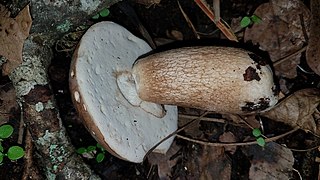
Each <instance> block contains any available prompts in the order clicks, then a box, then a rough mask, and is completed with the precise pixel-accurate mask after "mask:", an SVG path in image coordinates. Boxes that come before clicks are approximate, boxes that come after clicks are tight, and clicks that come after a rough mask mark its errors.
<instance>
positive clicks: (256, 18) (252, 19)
mask: <svg viewBox="0 0 320 180" xmlns="http://www.w3.org/2000/svg"><path fill="white" fill-rule="evenodd" d="M250 19H251V21H252V22H253V23H255V24H258V23H260V22H261V21H262V19H261V18H260V17H259V16H257V15H252V16H251V17H250Z"/></svg>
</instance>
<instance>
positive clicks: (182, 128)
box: [144, 111, 209, 160]
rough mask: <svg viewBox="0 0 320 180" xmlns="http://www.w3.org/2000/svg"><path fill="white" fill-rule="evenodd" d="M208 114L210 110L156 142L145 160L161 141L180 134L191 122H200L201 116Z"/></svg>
mask: <svg viewBox="0 0 320 180" xmlns="http://www.w3.org/2000/svg"><path fill="white" fill-rule="evenodd" d="M207 114H209V112H207V111H206V112H204V113H203V114H202V115H201V116H199V117H197V118H195V119H193V120H191V121H190V122H188V123H186V124H185V125H183V126H182V127H181V128H179V129H178V130H176V131H174V132H172V133H171V134H169V135H168V136H167V137H165V138H163V139H162V140H161V141H160V142H158V143H157V144H155V145H154V146H153V147H152V148H151V149H150V150H149V151H148V152H147V153H146V155H145V156H144V160H145V158H146V157H148V155H149V154H150V153H151V152H152V151H153V150H154V149H155V148H156V147H158V146H159V145H160V144H161V143H163V142H164V141H166V140H167V139H169V138H171V137H172V136H174V135H176V134H178V133H179V132H181V131H183V130H184V129H186V128H187V127H188V126H190V125H191V124H193V123H195V122H198V121H199V120H200V119H201V118H203V117H204V116H206V115H207Z"/></svg>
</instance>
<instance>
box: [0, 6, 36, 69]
mask: <svg viewBox="0 0 320 180" xmlns="http://www.w3.org/2000/svg"><path fill="white" fill-rule="evenodd" d="M31 24H32V19H31V16H30V12H29V5H28V6H26V7H25V8H24V9H23V10H22V11H20V13H19V14H18V15H17V17H15V18H10V12H9V11H8V10H7V9H6V8H5V7H4V6H2V5H0V42H1V44H0V55H2V56H4V57H6V58H7V59H8V60H7V62H6V63H5V64H4V65H3V74H4V75H8V74H9V73H10V72H11V71H12V70H13V69H14V68H16V67H17V66H18V65H19V64H21V63H22V48H23V43H24V40H25V39H26V38H27V37H28V36H29V31H30V28H31Z"/></svg>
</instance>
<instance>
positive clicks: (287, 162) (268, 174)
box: [243, 142, 294, 180]
mask: <svg viewBox="0 0 320 180" xmlns="http://www.w3.org/2000/svg"><path fill="white" fill-rule="evenodd" d="M243 151H244V153H245V154H246V155H247V156H248V157H252V159H251V167H250V170H249V178H250V179H260V180H272V179H274V180H276V179H290V177H291V172H292V168H293V163H294V158H293V154H292V151H290V150H289V149H288V148H285V147H283V146H281V145H279V144H277V143H274V142H270V143H267V144H266V146H265V147H264V149H262V148H261V147H260V146H258V145H254V146H247V147H246V148H244V150H243Z"/></svg>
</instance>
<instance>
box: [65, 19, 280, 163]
mask: <svg viewBox="0 0 320 180" xmlns="http://www.w3.org/2000/svg"><path fill="white" fill-rule="evenodd" d="M150 51H151V48H150V46H149V45H148V44H147V43H146V42H144V41H143V40H141V39H139V38H137V37H135V36H134V35H132V34H131V33H130V32H129V31H127V30H126V29H125V28H123V27H122V26H120V25H118V24H115V23H113V22H100V23H97V24H95V25H93V26H92V27H90V28H89V29H88V31H87V32H86V33H85V34H84V36H83V37H82V39H81V41H80V42H79V45H78V47H77V49H76V51H75V53H74V56H73V60H72V63H71V70H70V89H71V92H72V94H73V96H72V99H73V103H74V105H75V107H76V109H77V111H78V113H79V115H80V116H81V117H82V119H83V121H84V124H85V125H86V127H87V128H88V130H89V131H90V132H91V134H92V136H93V137H95V139H96V140H97V141H98V142H99V143H100V144H101V145H102V146H103V147H105V148H106V149H107V150H108V151H109V152H110V153H112V154H113V155H115V156H117V157H119V158H121V159H124V160H127V161H131V162H142V161H143V158H144V156H145V155H146V153H147V152H148V151H149V150H150V149H152V147H153V146H154V145H155V144H157V143H158V142H160V141H161V140H162V139H164V138H165V137H166V136H168V135H169V134H171V133H172V132H174V131H176V129H177V124H178V123H177V121H178V113H177V106H184V107H193V108H200V109H203V110H209V111H215V112H218V113H234V114H247V113H258V112H261V111H266V110H268V109H270V108H271V107H273V106H274V105H275V104H276V102H277V96H276V95H275V93H274V89H275V88H274V87H275V85H274V82H273V74H272V71H271V68H270V67H269V66H268V65H266V64H264V63H261V62H259V61H260V57H259V56H257V55H255V54H253V53H251V52H249V51H245V50H242V49H237V48H231V47H215V46H206V47H204V46H203V47H200V46H197V47H184V48H179V49H172V50H168V51H165V52H160V53H156V54H152V55H149V56H146V57H143V58H141V59H138V57H140V56H141V55H143V54H146V53H148V52H150ZM137 59H138V60H137ZM257 59H258V60H259V61H256V60H257ZM173 138H174V137H172V138H169V139H168V140H166V141H164V142H163V143H161V144H160V145H159V146H158V147H157V148H156V149H155V151H156V152H161V153H165V152H166V151H167V150H168V149H169V147H170V145H171V143H172V142H173Z"/></svg>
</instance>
